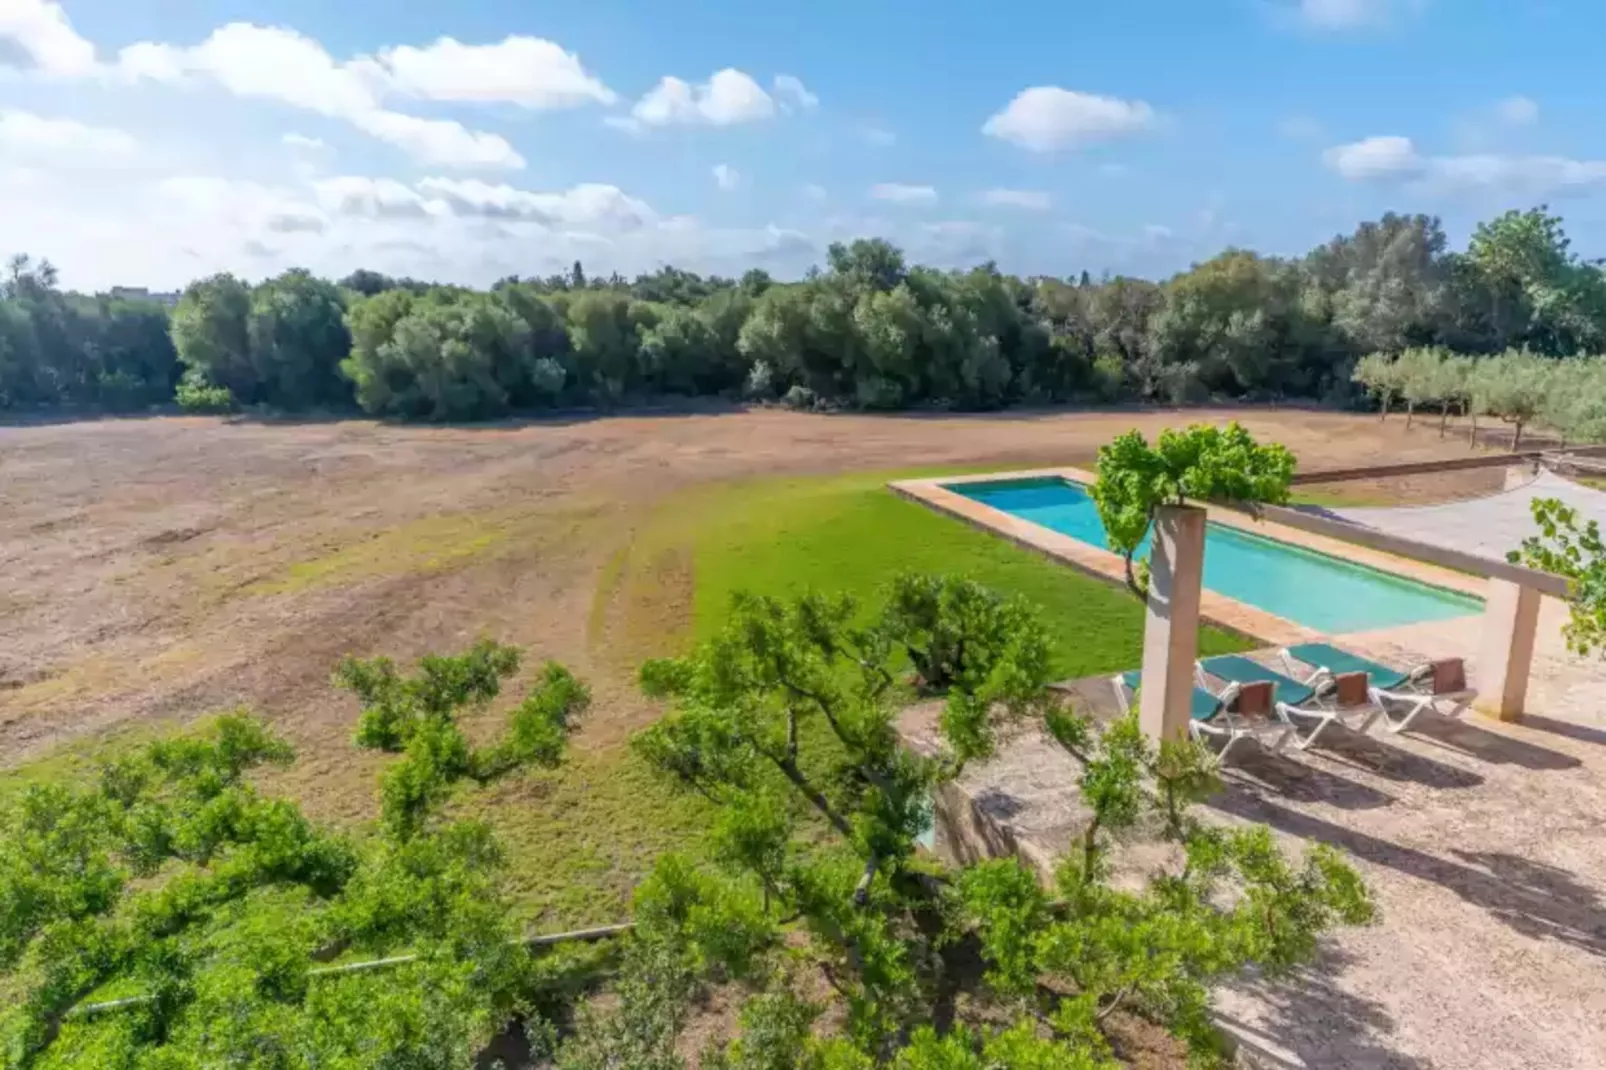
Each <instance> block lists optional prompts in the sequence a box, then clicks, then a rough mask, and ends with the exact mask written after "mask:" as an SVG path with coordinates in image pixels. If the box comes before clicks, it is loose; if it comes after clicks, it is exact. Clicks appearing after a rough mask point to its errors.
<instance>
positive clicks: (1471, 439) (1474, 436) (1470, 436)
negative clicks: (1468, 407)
mask: <svg viewBox="0 0 1606 1070" xmlns="http://www.w3.org/2000/svg"><path fill="white" fill-rule="evenodd" d="M1467 415H1469V416H1471V417H1472V430H1471V431H1470V432H1468V433H1467V448H1468V449H1471V448H1472V447H1474V446H1476V445H1477V444H1478V414H1477V413H1475V412H1470V411H1469V412H1468V414H1467Z"/></svg>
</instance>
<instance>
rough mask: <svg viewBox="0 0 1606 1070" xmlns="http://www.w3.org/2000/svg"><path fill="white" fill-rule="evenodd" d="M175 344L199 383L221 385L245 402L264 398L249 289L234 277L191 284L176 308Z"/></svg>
mask: <svg viewBox="0 0 1606 1070" xmlns="http://www.w3.org/2000/svg"><path fill="white" fill-rule="evenodd" d="M173 348H174V349H175V350H177V351H178V359H179V360H181V361H183V363H184V367H185V368H186V369H187V370H188V371H189V373H190V374H192V375H193V376H195V378H196V380H197V381H199V382H203V383H206V384H208V385H211V386H218V387H222V388H223V389H224V390H227V391H229V392H230V393H231V394H232V395H233V396H234V397H235V398H237V399H239V401H241V402H242V403H244V404H248V405H249V404H254V403H255V402H257V401H260V400H263V399H262V398H260V397H259V396H258V395H259V391H260V388H261V385H262V380H261V376H260V375H259V373H258V370H257V365H256V363H255V362H254V361H253V360H252V359H251V290H250V287H248V286H246V284H245V283H243V282H241V281H240V280H239V279H237V278H235V277H234V276H233V275H227V274H222V275H212V276H209V277H207V278H204V279H201V280H199V281H197V282H192V283H190V285H189V287H188V288H187V289H185V291H184V296H183V297H181V298H180V299H179V302H178V305H177V307H175V308H174V309H173Z"/></svg>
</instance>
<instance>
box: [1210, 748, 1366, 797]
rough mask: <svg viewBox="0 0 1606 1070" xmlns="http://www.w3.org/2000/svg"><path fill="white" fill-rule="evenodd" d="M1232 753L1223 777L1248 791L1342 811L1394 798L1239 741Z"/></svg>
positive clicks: (1286, 756) (1293, 759) (1285, 756)
mask: <svg viewBox="0 0 1606 1070" xmlns="http://www.w3.org/2000/svg"><path fill="white" fill-rule="evenodd" d="M1232 753H1233V758H1232V763H1231V764H1230V765H1228V766H1227V767H1226V768H1224V769H1223V770H1222V774H1221V775H1222V778H1223V779H1224V780H1225V781H1226V782H1227V783H1229V784H1233V785H1237V786H1239V787H1240V788H1242V789H1245V790H1248V791H1260V792H1270V793H1271V794H1273V795H1276V796H1278V797H1280V798H1284V799H1290V800H1293V801H1294V802H1302V803H1326V804H1327V805H1329V806H1336V807H1339V808H1340V809H1343V810H1376V809H1378V808H1380V807H1384V806H1388V805H1389V804H1390V803H1392V802H1393V801H1394V796H1392V795H1390V794H1388V793H1387V792H1383V791H1379V790H1377V789H1376V788H1373V787H1370V786H1368V785H1366V784H1360V783H1357V782H1355V781H1353V780H1350V779H1348V778H1347V777H1341V776H1334V775H1333V774H1332V773H1329V772H1327V771H1326V770H1325V769H1318V768H1316V767H1315V766H1313V765H1310V764H1308V763H1306V762H1302V761H1299V760H1298V759H1296V758H1292V757H1290V756H1288V755H1286V754H1273V753H1272V752H1271V751H1269V750H1267V749H1266V748H1264V747H1259V746H1257V747H1242V745H1241V744H1240V747H1238V748H1234V749H1233V752H1232Z"/></svg>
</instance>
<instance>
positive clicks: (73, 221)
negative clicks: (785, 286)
mask: <svg viewBox="0 0 1606 1070" xmlns="http://www.w3.org/2000/svg"><path fill="white" fill-rule="evenodd" d="M1603 31H1606V7H1602V5H1600V4H1599V3H1598V2H1595V3H1590V2H1587V0H1503V2H1497V0H1192V2H1188V0H1126V2H1124V3H1120V4H1110V3H1100V4H1093V3H1074V2H1073V3H1067V2H1065V0H1060V2H1058V3H1017V4H998V3H985V4H984V3H977V2H974V0H972V2H957V0H947V2H944V0H926V2H923V3H913V2H907V0H874V2H870V3H867V2H864V0H858V2H856V3H847V2H843V0H812V2H809V3H795V4H764V5H757V4H751V3H734V2H728V0H701V2H699V3H696V4H676V5H668V4H661V3H651V2H644V0H636V2H626V0H587V2H585V3H574V2H573V0H568V2H565V3H562V4H558V3H547V2H540V0H533V2H532V0H524V2H514V0H459V2H456V3H452V4H442V3H438V2H430V3H423V2H419V0H393V2H391V3H385V4H379V3H373V2H371V0H350V2H347V3H341V4H331V3H328V2H327V0H321V2H317V3H314V2H311V0H250V2H229V0H207V2H193V0H192V2H190V3H186V4H183V5H179V4H176V3H150V2H138V0H66V2H65V3H55V2H51V0H0V196H4V197H5V198H6V200H7V203H8V205H19V204H21V205H27V209H26V210H24V211H14V210H11V209H9V208H8V210H7V211H6V212H4V213H0V251H13V250H26V251H29V252H32V253H35V254H37V255H44V256H49V257H51V258H52V259H54V260H55V261H56V262H57V263H58V264H59V266H60V267H61V268H62V270H63V274H64V277H65V278H66V280H67V282H68V283H69V284H72V285H78V286H84V287H102V286H108V285H112V284H133V285H150V286H153V287H167V286H176V285H180V284H182V283H183V282H185V281H187V280H188V279H190V278H192V277H195V276H197V275H200V274H203V273H206V272H211V271H218V270H231V271H235V272H237V273H240V274H243V275H246V276H249V277H253V278H255V277H260V276H262V275H265V274H269V273H272V272H276V271H278V270H282V269H283V268H284V267H287V266H292V265H305V266H309V267H312V268H314V269H315V270H318V271H321V272H325V273H330V274H343V273H344V272H346V271H349V270H351V269H352V268H354V267H357V266H372V267H377V268H379V269H381V270H387V271H394V272H401V273H409V274H417V275H422V276H427V277H433V278H441V279H453V280H460V281H464V282H474V283H485V282H488V281H490V280H492V279H494V278H496V277H499V276H500V275H503V274H507V273H510V272H511V273H519V274H540V273H545V272H548V271H551V270H554V269H556V268H558V267H560V266H562V265H565V264H567V263H569V262H570V261H572V260H574V259H575V258H580V259H582V260H584V261H585V263H586V264H587V266H588V269H589V270H591V271H592V272H597V271H608V270H614V269H617V270H620V271H624V272H626V273H632V272H635V271H640V270H644V269H649V268H651V267H653V266H655V265H656V264H659V263H663V262H666V261H667V262H673V263H676V264H678V265H681V266H686V267H692V268H696V269H699V270H704V271H720V272H724V273H735V272H739V271H740V270H742V269H744V268H745V267H748V266H753V265H758V266H763V267H766V268H769V269H770V270H772V271H774V272H776V273H777V274H780V275H783V276H790V275H795V274H797V273H799V272H801V271H802V270H803V269H804V268H805V267H806V266H807V265H808V264H810V263H814V262H817V261H818V260H819V259H820V258H821V254H822V251H823V248H824V246H825V245H826V244H827V243H829V242H830V241H833V240H837V239H842V238H850V237H854V236H861V235H872V234H879V235H883V236H886V237H889V238H891V239H892V240H894V241H897V242H899V243H900V244H902V245H904V246H905V247H906V248H907V249H908V250H909V252H910V254H911V256H912V257H914V258H916V259H920V260H925V261H930V262H935V263H939V264H943V265H946V266H963V265H966V264H969V263H973V262H975V261H977V260H981V259H986V258H995V259H997V260H998V261H999V262H1000V264H1001V265H1002V266H1003V267H1005V268H1006V269H1009V270H1014V271H1020V272H1045V273H1052V274H1069V273H1074V272H1078V271H1081V270H1083V269H1087V270H1090V271H1092V272H1093V273H1095V274H1099V273H1101V272H1104V271H1129V272H1136V273H1140V274H1145V275H1149V276H1152V277H1163V276H1164V275H1167V274H1169V273H1171V272H1173V271H1176V270H1180V269H1182V268H1185V267H1186V266H1187V265H1188V264H1189V263H1191V262H1193V261H1196V260H1198V259H1201V258H1203V257H1206V256H1209V255H1212V254H1213V253H1215V252H1217V251H1219V250H1220V249H1221V248H1223V247H1224V246H1227V245H1231V244H1237V245H1247V246H1249V247H1252V248H1256V249H1259V250H1262V251H1266V252H1275V253H1285V254H1297V253H1300V252H1303V251H1305V250H1306V249H1308V248H1309V247H1310V246H1311V245H1313V244H1315V243H1316V242H1319V241H1321V240H1324V239H1326V238H1328V237H1330V236H1331V235H1333V234H1334V233H1337V232H1340V231H1346V230H1349V229H1351V228H1352V227H1353V226H1354V225H1355V223H1357V222H1358V221H1360V220H1361V219H1364V218H1374V217H1376V216H1377V215H1379V214H1381V213H1382V212H1383V211H1385V210H1389V209H1396V210H1406V211H1425V212H1431V213H1434V214H1438V215H1441V216H1442V217H1443V218H1444V220H1445V222H1446V225H1447V227H1448V229H1449V230H1450V232H1451V235H1452V237H1453V238H1454V239H1455V240H1457V241H1459V240H1462V239H1464V237H1465V235H1466V234H1467V233H1468V232H1469V231H1470V229H1471V227H1472V225H1473V224H1474V223H1475V222H1476V221H1477V220H1478V219H1480V218H1485V217H1487V216H1489V215H1492V214H1494V213H1495V212H1498V211H1501V210H1503V209H1505V208H1508V207H1525V206H1529V205H1532V204H1535V203H1539V202H1541V201H1548V202H1549V203H1550V204H1551V205H1552V206H1553V207H1554V208H1555V209H1557V210H1559V211H1561V212H1562V213H1563V214H1564V215H1565V217H1566V218H1567V221H1568V225H1569V230H1570V232H1571V233H1572V235H1573V237H1574V244H1575V248H1576V249H1577V250H1578V251H1580V252H1582V253H1584V254H1586V255H1599V254H1602V253H1606V145H1601V144H1599V143H1598V142H1599V141H1600V140H1601V137H1602V135H1601V124H1600V122H1599V119H1600V116H1601V115H1602V113H1603V111H1602V104H1603V103H1606V89H1603V88H1602V87H1601V85H1600V80H1599V79H1598V78H1597V77H1592V76H1591V72H1593V71H1594V70H1595V68H1596V67H1597V66H1598V62H1597V55H1598V42H1599V41H1600V39H1601V35H1602V32H1603Z"/></svg>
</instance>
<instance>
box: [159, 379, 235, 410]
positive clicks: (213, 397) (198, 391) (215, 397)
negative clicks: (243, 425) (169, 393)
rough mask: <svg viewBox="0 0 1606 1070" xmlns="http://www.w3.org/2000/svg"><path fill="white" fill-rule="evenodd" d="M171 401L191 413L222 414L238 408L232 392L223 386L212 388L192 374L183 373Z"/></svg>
mask: <svg viewBox="0 0 1606 1070" xmlns="http://www.w3.org/2000/svg"><path fill="white" fill-rule="evenodd" d="M173 400H174V401H177V402H178V407H179V408H181V409H183V410H184V411H185V412H192V413H224V412H233V411H234V410H235V409H237V408H239V404H238V403H237V402H236V401H235V400H234V392H233V391H232V390H230V389H229V388H228V387H224V386H213V385H212V384H211V383H208V382H206V381H205V380H204V379H200V378H198V377H197V376H195V375H194V373H185V376H184V378H183V380H182V381H180V383H179V384H178V389H177V390H176V391H174V393H173Z"/></svg>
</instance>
